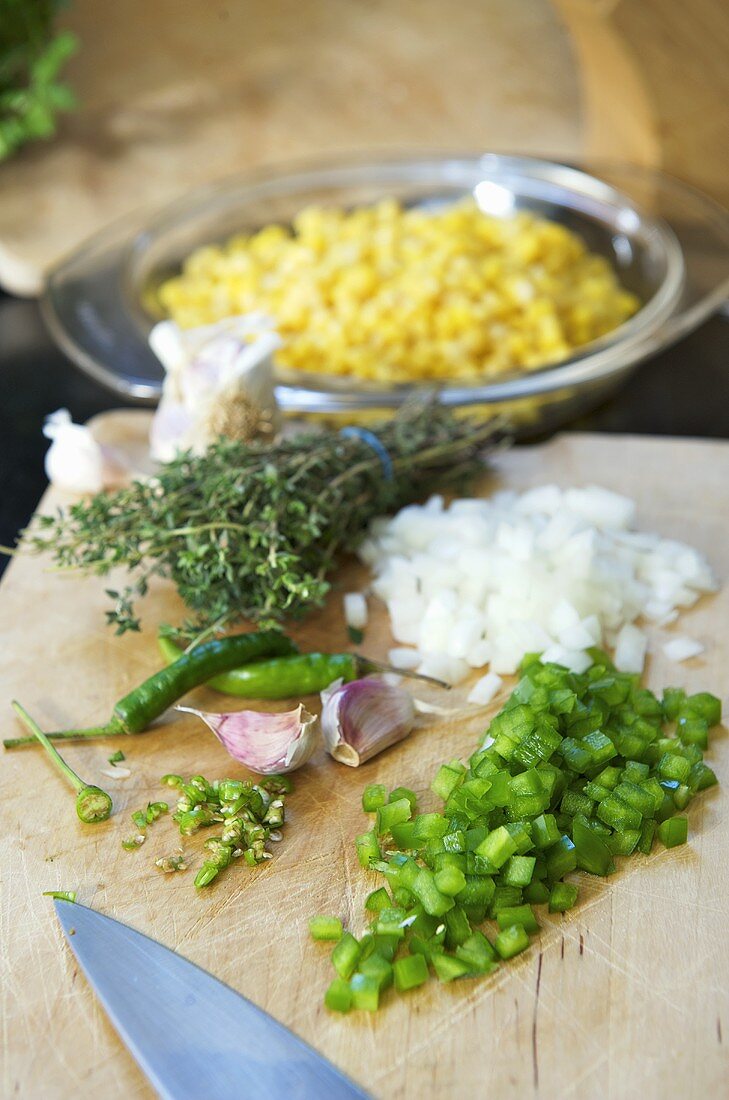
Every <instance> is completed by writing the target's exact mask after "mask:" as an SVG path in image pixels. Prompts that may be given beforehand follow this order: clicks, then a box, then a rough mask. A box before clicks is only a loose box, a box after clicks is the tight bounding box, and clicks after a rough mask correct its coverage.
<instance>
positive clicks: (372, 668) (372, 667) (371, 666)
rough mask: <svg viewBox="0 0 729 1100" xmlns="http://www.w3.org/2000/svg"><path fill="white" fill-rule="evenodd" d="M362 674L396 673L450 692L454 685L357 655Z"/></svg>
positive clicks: (409, 669)
mask: <svg viewBox="0 0 729 1100" xmlns="http://www.w3.org/2000/svg"><path fill="white" fill-rule="evenodd" d="M355 659H356V660H357V662H358V664H359V666H360V668H361V670H362V672H394V673H395V675H396V676H406V677H407V678H408V679H409V680H423V681H424V682H425V683H426V684H434V685H435V686H436V687H439V688H445V689H446V691H450V689H451V687H452V686H453V685H452V684H447V683H446V682H445V680H438V679H436V677H435V676H426V675H425V674H424V673H423V672H414V671H413V670H412V669H411V668H395V666H394V665H387V664H384V663H383V662H382V661H373V660H371V659H370V658H369V657H361V656H360V655H359V654H358V653H357V654H355Z"/></svg>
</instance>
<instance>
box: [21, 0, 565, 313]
mask: <svg viewBox="0 0 729 1100" xmlns="http://www.w3.org/2000/svg"><path fill="white" fill-rule="evenodd" d="M66 22H67V24H68V25H69V26H70V27H71V29H72V30H74V31H75V32H76V33H77V35H78V37H79V39H80V40H81V49H80V51H79V53H78V55H77V56H76V57H75V58H74V59H73V60H72V61H71V63H70V64H69V66H68V79H69V81H70V82H71V83H72V84H73V86H74V88H75V89H76V91H77V94H78V98H79V100H80V102H81V108H80V110H79V111H78V112H77V113H74V114H72V115H68V116H67V117H66V118H65V119H64V120H63V122H62V126H61V132H60V134H59V137H58V139H57V140H56V141H54V142H53V143H51V144H46V145H37V146H35V147H33V148H26V149H25V150H23V151H22V152H21V153H20V154H19V155H18V156H17V157H16V158H14V159H13V160H12V161H9V162H8V163H6V164H1V165H0V283H2V284H3V285H5V286H6V287H8V288H10V289H12V290H14V291H16V292H17V293H29V294H32V293H36V292H37V291H38V289H39V287H40V285H41V282H42V274H43V271H44V270H46V269H47V267H48V266H49V265H50V264H52V263H53V262H54V261H55V260H56V259H58V258H59V257H60V256H61V255H62V254H64V253H65V252H67V251H68V250H69V249H71V248H72V247H75V246H76V245H77V244H78V243H79V242H80V241H81V240H82V239H83V238H84V237H86V236H87V235H88V234H90V233H91V232H93V231H94V230H96V229H99V228H100V227H101V226H103V225H104V224H106V223H107V222H109V221H111V220H112V219H114V218H116V217H118V216H120V215H122V214H124V213H126V212H128V211H130V210H133V209H135V208H137V207H140V206H142V205H159V204H162V203H164V202H166V201H168V200H169V199H171V198H174V197H176V196H178V195H180V194H182V193H184V192H185V191H187V190H189V189H190V188H192V187H194V186H196V185H198V184H202V183H207V182H209V181H210V180H213V179H217V178H220V177H222V176H226V175H230V174H232V173H235V172H242V171H245V170H247V169H251V168H254V167H257V166H259V165H261V164H273V163H276V162H278V163H280V162H283V161H287V160H290V159H291V158H294V157H302V156H306V157H316V156H321V155H323V154H325V153H326V154H328V153H333V152H337V151H339V152H341V151H352V150H362V149H379V150H380V151H382V150H383V149H390V150H392V149H417V148H420V149H423V148H425V149H455V150H457V151H458V152H462V151H463V150H464V149H466V150H471V149H473V150H477V151H478V150H481V149H483V150H484V151H487V150H504V149H506V150H512V151H521V152H537V153H546V154H548V155H550V154H551V155H554V156H562V157H570V156H576V155H577V154H579V153H580V152H581V149H582V146H581V142H580V130H581V125H582V122H581V98H580V93H579V82H578V77H577V73H576V69H575V63H574V58H573V55H572V50H571V47H570V41H569V35H568V34H567V32H566V30H565V28H564V27H563V25H562V23H561V21H560V19H559V17H558V15H557V14H556V13H555V11H554V10H553V8H552V6H551V4H550V3H549V0H529V2H528V3H519V4H503V3H502V2H501V0H459V2H458V4H457V5H455V7H454V6H453V5H451V4H448V3H447V2H446V0H346V2H343V0H306V2H305V3H302V2H301V0H248V2H246V3H231V2H230V0H187V2H186V3H184V4H180V3H179V2H178V0H155V2H154V3H152V4H150V3H149V2H148V0H118V2H117V3H115V4H107V5H104V6H103V15H102V12H101V10H100V7H99V4H98V0H74V2H73V4H72V5H71V6H70V8H69V11H68V13H67V16H66ZM29 196H31V201H29Z"/></svg>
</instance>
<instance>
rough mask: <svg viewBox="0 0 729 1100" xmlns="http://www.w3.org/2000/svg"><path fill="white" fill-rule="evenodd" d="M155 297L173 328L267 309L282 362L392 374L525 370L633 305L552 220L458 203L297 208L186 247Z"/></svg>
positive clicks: (611, 323) (602, 262)
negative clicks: (288, 222) (257, 226)
mask: <svg viewBox="0 0 729 1100" xmlns="http://www.w3.org/2000/svg"><path fill="white" fill-rule="evenodd" d="M159 295H160V302H161V304H162V306H163V308H164V309H165V311H166V312H167V313H168V314H169V316H171V317H172V318H173V319H174V320H175V321H177V322H178V324H180V325H181V326H183V327H185V328H189V327H194V326H196V325H205V324H210V323H212V322H215V321H219V320H221V319H222V318H224V317H229V316H231V315H234V314H241V313H249V312H254V311H259V312H263V313H265V314H268V315H269V316H271V317H273V318H274V319H275V321H276V324H277V326H278V330H279V332H280V334H281V336H282V337H283V339H284V347H283V348H282V350H281V351H280V352H279V353H278V355H277V362H278V363H279V364H280V365H281V366H282V367H286V368H293V369H295V370H305V371H314V372H322V373H325V374H335V375H354V376H355V377H357V378H365V379H372V380H377V381H397V382H408V381H413V380H418V379H459V380H463V381H473V380H475V379H481V378H495V377H497V376H499V375H501V374H504V373H505V372H507V371H511V370H513V369H514V368H520V369H523V370H533V369H535V368H537V367H541V366H543V365H545V364H546V363H552V362H556V361H558V360H559V359H562V358H564V357H565V356H566V355H568V354H569V353H570V351H571V350H572V349H573V348H576V347H579V346H580V345H581V344H586V343H588V342H589V341H590V340H594V339H595V338H597V337H599V336H602V335H604V334H605V333H607V332H609V331H610V330H611V329H613V328H615V327H616V326H617V325H619V324H621V323H622V322H623V321H625V320H626V319H627V318H628V317H630V316H631V315H632V314H633V313H634V312H635V311H636V310H637V309H638V306H639V302H638V299H637V298H636V297H635V296H634V295H633V294H631V293H629V292H628V291H627V290H625V289H624V288H623V287H621V285H620V284H619V282H618V280H617V277H616V274H615V272H614V271H613V269H612V267H611V266H610V264H609V263H608V261H607V260H606V259H604V258H603V257H602V256H597V255H594V254H592V253H590V252H588V251H587V249H586V247H585V245H584V243H583V242H582V240H580V238H579V237H578V236H576V235H575V234H574V233H572V232H570V230H568V229H566V228H565V227H564V226H561V225H557V224H556V223H554V222H550V221H545V220H544V219H541V218H537V217H534V216H532V215H530V214H526V213H520V214H517V215H516V216H514V217H511V218H507V219H501V218H494V217H490V216H489V215H486V214H484V213H482V211H480V210H479V208H478V207H477V206H476V204H475V203H474V202H473V201H471V200H467V201H464V202H460V203H458V204H455V205H451V206H448V207H443V208H438V209H433V210H425V209H403V208H402V207H401V206H400V205H399V204H398V203H396V202H394V201H392V200H385V201H383V202H380V203H378V204H377V205H375V206H368V207H361V208H357V209H354V210H352V211H344V210H339V209H328V208H327V209H323V208H317V207H311V208H309V209H306V210H303V211H302V212H301V213H300V214H299V215H298V216H297V217H296V218H295V220H294V223H293V231H290V230H288V229H286V228H283V227H282V226H279V225H270V226H267V227H265V228H264V229H262V230H260V232H258V233H255V234H253V235H252V236H248V237H244V236H239V237H234V238H233V239H232V240H230V241H229V242H228V243H227V244H225V245H222V246H210V247H205V248H200V249H198V250H197V251H196V252H194V253H193V254H192V255H191V256H190V257H189V258H188V260H187V261H186V262H185V264H184V267H183V270H182V273H181V274H180V275H178V276H177V277H175V278H172V279H170V280H169V281H167V282H166V283H164V284H163V285H162V286H161V288H160V290H159Z"/></svg>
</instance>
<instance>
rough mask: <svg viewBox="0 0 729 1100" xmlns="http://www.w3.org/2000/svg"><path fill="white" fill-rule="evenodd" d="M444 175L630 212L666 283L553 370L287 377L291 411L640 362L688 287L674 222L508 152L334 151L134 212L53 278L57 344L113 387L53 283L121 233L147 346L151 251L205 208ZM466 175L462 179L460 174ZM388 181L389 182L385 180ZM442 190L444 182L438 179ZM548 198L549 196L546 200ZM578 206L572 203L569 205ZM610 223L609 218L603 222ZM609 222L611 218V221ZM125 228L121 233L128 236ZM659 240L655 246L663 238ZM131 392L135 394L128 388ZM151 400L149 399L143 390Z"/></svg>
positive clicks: (458, 399)
mask: <svg viewBox="0 0 729 1100" xmlns="http://www.w3.org/2000/svg"><path fill="white" fill-rule="evenodd" d="M417 172H422V173H439V174H440V175H441V176H442V182H443V184H444V185H446V184H448V185H450V186H451V187H452V186H453V184H454V182H455V183H457V182H459V179H461V177H462V176H463V174H464V173H472V174H475V175H476V176H479V175H480V176H481V177H484V176H485V177H488V175H489V174H491V175H493V174H495V173H496V174H499V173H500V174H501V176H502V177H504V178H505V179H510V180H511V181H512V183H513V181H514V180H515V179H518V180H521V182H522V184H523V182H524V180H528V181H532V182H533V183H536V184H538V185H539V186H541V187H546V188H547V189H548V190H551V192H552V193H553V194H556V193H558V192H559V193H561V194H568V193H569V194H570V195H572V196H573V197H575V196H576V197H577V199H578V200H579V202H578V203H577V204H572V205H571V207H570V208H572V209H582V211H583V212H586V213H588V214H589V213H592V215H593V216H595V210H596V208H597V205H601V208H604V207H605V206H611V207H613V208H616V209H623V210H629V211H630V212H631V213H632V215H633V216H634V218H635V219H637V226H638V227H640V228H641V229H642V230H643V233H644V235H645V234H646V232H647V233H650V234H651V235H653V236H654V237H655V238H656V239H657V240H658V241H659V242H660V246H661V249H662V253H663V256H664V258H665V263H666V271H665V275H664V278H663V280H662V282H661V283H660V284H659V286H658V287H657V289H656V290H655V291H654V293H653V294H652V295H651V297H650V298H649V299H648V301H647V302H646V303H645V304H643V305H642V306H641V307H640V308H639V310H638V311H637V312H636V313H635V314H634V315H633V316H632V317H631V318H629V319H628V320H627V321H625V322H624V323H623V324H621V325H619V326H617V327H616V328H615V329H613V330H611V331H610V332H609V333H606V334H605V335H604V336H602V337H600V338H598V339H597V340H594V341H591V342H590V343H588V344H585V345H582V346H581V347H580V348H578V349H576V350H575V351H574V352H573V353H572V354H571V355H569V356H567V357H566V358H564V359H561V360H559V361H558V362H556V363H552V364H545V365H544V366H542V367H538V368H534V369H532V370H529V371H519V373H518V374H513V375H507V376H505V377H503V378H502V379H501V380H499V381H494V380H491V381H485V380H484V381H478V380H474V381H473V382H471V381H469V382H467V383H466V382H463V381H461V382H451V381H449V380H448V379H442V380H441V379H438V380H423V381H419V382H412V383H389V384H387V383H385V384H382V383H379V384H378V383H369V382H366V381H364V380H362V379H358V378H355V377H354V376H334V377H332V376H326V375H314V374H308V373H306V372H301V373H299V372H295V373H294V372H290V371H289V372H286V371H283V370H280V371H279V372H278V373H277V378H276V381H277V386H276V391H277V397H278V398H279V402H280V404H281V406H282V407H283V408H284V409H287V410H294V409H299V410H301V411H309V412H327V411H335V412H336V411H347V410H349V411H356V410H357V409H367V408H394V407H397V406H399V405H400V404H402V403H404V402H405V401H407V400H410V399H412V397H413V396H415V395H418V394H422V393H423V392H425V391H436V392H437V393H438V396H439V400H440V401H442V402H443V403H445V404H448V405H469V404H499V403H501V402H504V401H511V400H515V399H521V398H525V397H535V396H538V395H540V394H543V393H550V392H553V391H555V390H560V389H566V388H572V387H576V386H580V385H583V384H585V383H587V382H598V381H601V380H604V379H606V378H607V377H609V376H610V375H612V374H620V373H622V372H623V371H625V370H626V369H628V367H629V366H630V365H632V364H633V363H634V362H635V361H636V360H637V359H638V358H639V357H640V354H641V349H642V348H644V347H645V345H646V344H647V343H648V342H650V340H651V338H652V337H653V336H654V335H655V333H656V331H657V330H658V329H659V328H660V326H661V325H662V323H663V322H665V321H666V320H667V318H668V317H669V316H670V315H671V313H672V312H673V311H674V309H675V306H676V304H677V303H678V300H679V298H680V295H681V291H682V288H683V282H684V273H685V265H684V255H683V251H682V248H681V245H680V243H679V241H678V239H677V237H676V235H675V233H674V232H673V230H672V228H671V227H670V225H669V224H668V223H667V222H666V221H665V220H664V219H662V218H660V217H656V216H653V215H649V214H647V213H646V212H645V211H644V210H643V209H642V207H641V205H640V203H638V202H636V201H635V200H634V199H632V198H631V197H630V196H629V195H628V194H626V193H625V192H624V191H621V190H620V189H618V188H616V187H614V186H613V185H612V184H610V183H608V182H607V181H605V180H603V179H600V177H599V176H597V175H593V174H592V173H590V172H588V171H585V170H584V169H583V168H581V167H577V166H574V165H572V164H569V163H564V162H561V161H557V160H550V159H548V158H544V157H533V156H521V155H515V154H505V153H474V152H469V153H456V152H432V151H427V150H422V149H419V150H417V151H415V150H413V151H411V152H407V151H405V152H403V151H400V152H392V151H388V152H386V153H379V154H376V153H373V152H369V153H367V152H360V153H357V154H354V155H352V154H350V155H346V154H341V155H330V156H326V157H319V158H316V159H313V158H301V159H298V160H296V161H291V162H287V163H282V164H278V165H274V166H261V167H258V168H256V169H253V170H252V171H250V172H245V173H238V174H235V175H232V176H228V177H225V178H223V179H221V180H218V181H214V182H212V183H208V184H204V185H202V186H201V187H197V188H194V189H192V190H191V191H189V192H188V193H186V194H184V195H182V196H180V197H178V198H176V199H175V200H173V201H172V202H169V203H166V204H164V205H163V206H161V207H158V208H157V209H156V210H153V211H151V212H147V215H146V217H143V218H141V219H140V218H139V217H137V219H136V222H134V223H132V222H131V217H130V216H129V215H128V216H126V217H125V218H123V219H120V220H119V221H118V222H117V223H114V224H113V225H112V226H109V227H107V228H106V229H102V230H101V231H100V232H98V233H96V234H94V235H93V236H92V237H91V238H90V239H89V240H87V241H86V242H84V243H82V244H81V245H80V246H79V247H78V248H77V249H76V250H75V251H74V252H72V253H71V254H70V255H69V256H68V257H66V259H65V260H64V261H62V262H61V264H59V265H57V267H56V268H55V269H54V270H53V271H52V272H51V274H50V275H49V279H48V283H47V286H46V290H45V293H44V295H43V299H42V308H43V312H44V315H45V317H46V319H47V321H48V323H49V325H50V327H51V328H52V331H53V334H54V335H55V337H56V339H58V340H59V342H60V343H61V344H62V346H63V347H64V349H65V350H67V351H68V352H69V353H70V354H71V356H72V358H74V359H75V360H76V361H77V362H79V363H80V364H81V365H82V367H83V368H84V369H85V370H87V372H88V373H90V374H92V375H93V376H94V377H95V378H97V379H98V380H99V381H101V382H103V383H104V384H106V385H109V384H113V383H110V375H112V374H113V371H111V370H110V369H109V368H108V367H106V366H104V365H103V364H102V363H99V362H98V360H97V359H95V358H94V356H93V355H91V354H90V353H89V352H88V351H86V349H85V348H83V347H80V346H79V344H78V342H77V340H76V339H75V338H74V336H73V335H72V334H70V333H69V332H67V331H66V328H65V325H64V323H63V321H62V320H61V318H60V317H59V316H58V312H57V310H56V308H55V305H54V303H53V301H52V298H53V287H54V284H55V282H56V280H58V279H59V278H61V277H62V276H63V273H64V270H65V269H67V268H70V267H71V266H72V265H73V264H75V263H78V262H79V261H81V260H83V258H84V257H86V256H87V255H89V254H93V253H94V252H95V251H97V252H98V251H99V249H100V248H103V246H104V244H105V243H106V246H107V248H108V247H110V246H109V244H108V238H109V237H112V236H113V232H114V230H115V229H116V230H117V239H116V240H115V241H112V244H113V245H115V246H116V253H117V255H116V257H115V260H116V267H117V268H118V275H119V280H120V285H121V289H122V301H121V302H120V303H119V304H120V308H122V309H123V310H124V311H125V312H126V314H127V319H128V320H130V321H132V323H133V324H134V326H135V327H136V329H137V330H138V333H139V338H140V341H142V340H144V338H145V337H144V336H143V333H144V330H145V329H146V330H147V332H148V331H149V329H150V328H151V325H152V324H153V319H152V317H151V315H150V313H149V311H147V310H145V309H143V307H142V305H141V301H140V294H139V286H138V284H137V282H136V281H135V277H136V275H137V274H138V271H139V266H140V264H142V263H143V261H144V258H145V256H148V255H149V250H150V247H151V246H152V245H153V243H154V242H155V241H156V240H159V239H162V238H163V237H164V234H165V233H166V232H169V230H170V229H172V228H173V227H177V226H179V225H180V224H183V223H184V221H185V220H190V219H191V218H192V217H194V214H195V213H196V212H197V211H203V210H205V209H210V207H211V205H212V204H213V203H214V202H215V200H218V201H221V200H222V201H227V202H228V203H229V202H230V201H232V200H236V201H240V202H241V203H242V202H244V201H246V200H250V199H252V198H254V197H256V196H257V195H258V194H260V193H262V192H264V193H268V194H270V193H271V190H272V189H273V192H274V193H276V192H278V193H295V192H296V191H297V190H301V189H303V188H304V187H305V186H307V185H308V186H313V185H315V184H318V185H321V184H322V183H327V182H329V183H338V184H346V183H348V182H349V183H351V184H354V183H365V182H368V181H369V182H372V181H375V180H376V181H377V182H378V183H379V182H380V181H381V175H382V174H383V173H384V174H386V175H387V174H389V176H390V177H391V180H392V182H395V181H398V180H399V181H400V182H410V183H416V182H417V178H414V177H413V173H417ZM459 173H460V176H459ZM382 182H383V185H384V183H386V182H388V181H382ZM430 182H431V184H432V187H433V190H435V189H436V187H437V182H434V181H432V179H431V180H430ZM476 182H478V180H475V182H474V183H472V184H471V185H470V187H467V186H466V185H465V184H464V183H463V181H462V180H461V184H462V188H463V193H464V194H466V193H468V190H472V188H473V186H475V183H476ZM542 197H543V196H542ZM563 205H568V206H569V204H563ZM597 220H601V219H599V218H598V219H597ZM602 222H603V224H605V220H604V219H602ZM119 230H121V231H122V232H121V236H120V235H119ZM654 243H655V241H654ZM127 392H129V394H130V396H134V394H133V393H132V392H131V391H130V390H128V391H127ZM140 396H141V394H140ZM143 396H145V397H149V396H154V386H153V384H151V385H150V386H148V387H147V393H145V394H144V395H143Z"/></svg>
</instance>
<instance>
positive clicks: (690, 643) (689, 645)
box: [663, 634, 704, 661]
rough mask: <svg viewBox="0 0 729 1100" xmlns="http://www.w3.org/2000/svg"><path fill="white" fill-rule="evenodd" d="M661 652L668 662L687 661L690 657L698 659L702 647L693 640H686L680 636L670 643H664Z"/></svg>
mask: <svg viewBox="0 0 729 1100" xmlns="http://www.w3.org/2000/svg"><path fill="white" fill-rule="evenodd" d="M663 652H664V653H665V655H666V657H668V659H669V661H688V660H689V658H690V657H698V655H699V654H700V653H703V652H704V647H703V645H702V644H701V642H697V641H696V639H695V638H687V637H686V636H685V635H683V634H681V635H679V636H678V637H677V638H671V640H670V642H666V644H665V645H664V647H663Z"/></svg>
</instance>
